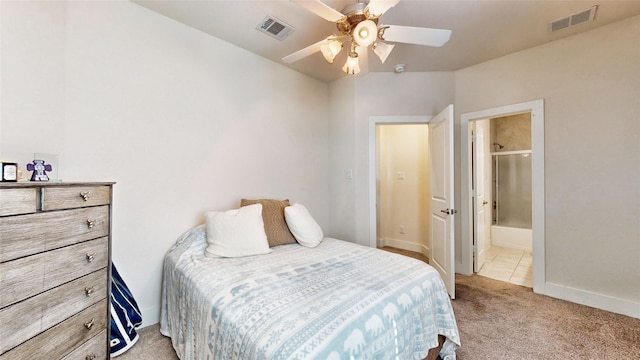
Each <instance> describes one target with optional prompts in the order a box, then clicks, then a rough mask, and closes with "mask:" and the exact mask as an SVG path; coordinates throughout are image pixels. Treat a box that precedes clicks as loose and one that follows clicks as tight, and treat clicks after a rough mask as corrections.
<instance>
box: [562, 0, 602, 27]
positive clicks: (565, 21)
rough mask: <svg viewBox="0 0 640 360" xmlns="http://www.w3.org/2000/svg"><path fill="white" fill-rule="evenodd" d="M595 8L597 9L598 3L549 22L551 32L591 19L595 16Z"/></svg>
mask: <svg viewBox="0 0 640 360" xmlns="http://www.w3.org/2000/svg"><path fill="white" fill-rule="evenodd" d="M596 10H598V5H595V6H593V7H590V8H588V9H586V10H582V11H579V12H577V13H575V14H572V15H569V16H567V17H564V18H562V19H558V20H555V21H552V22H551V24H550V29H551V32H554V31H558V30H562V29H566V28H568V27H571V26H574V25H578V24H582V23H586V22H589V21H593V19H595V17H596Z"/></svg>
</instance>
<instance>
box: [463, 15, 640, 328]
mask: <svg viewBox="0 0 640 360" xmlns="http://www.w3.org/2000/svg"><path fill="white" fill-rule="evenodd" d="M639 38H640V17H637V16H636V17H633V18H630V19H627V20H624V21H621V22H618V23H615V24H612V25H608V26H605V27H601V28H598V29H595V30H592V31H589V32H585V33H583V34H579V35H576V36H572V37H569V38H565V39H562V40H558V41H555V42H552V43H549V44H547V45H543V46H539V47H536V48H532V49H529V50H525V51H522V52H519V53H515V54H512V55H509V56H505V57H502V58H499V59H496V60H493V61H489V62H486V63H483V64H480V65H477V66H473V67H470V68H467V69H463V70H460V71H457V72H456V73H455V91H456V96H455V99H456V100H455V104H456V113H457V114H463V113H467V112H471V111H478V110H483V109H489V108H494V107H498V106H503V105H508V104H513V103H520V102H524V101H529V100H533V99H540V98H543V99H544V103H545V125H544V126H545V132H544V135H545V191H546V193H545V212H546V216H545V223H546V229H545V239H546V242H545V251H546V269H545V270H546V281H547V283H548V284H547V285H548V286H547V292H548V293H549V294H551V295H554V296H558V297H561V298H565V299H569V300H572V301H575V302H582V303H586V304H589V305H591V306H596V307H601V308H603V307H604V308H608V309H610V310H612V311H619V312H623V313H627V314H631V315H633V316H640V311H638V309H640V227H638V219H640V141H639V140H638V139H639V136H640V121H638V119H640V106H638V99H639V98H640V43H639V42H638V39H639ZM457 118H458V119H459V116H457ZM459 125H460V124H459V120H458V123H457V134H456V136H457V138H456V142H457V144H458V146H457V147H456V148H459V144H460V134H459V133H460V131H459V130H460V127H459ZM456 164H457V165H458V164H460V154H457V155H456ZM459 194H460V191H459V186H457V193H456V196H457V198H458V204H459V199H460V197H459V196H458V195H459ZM459 229H460V224H459V223H457V224H456V231H458V233H459ZM458 240H459V239H458ZM458 245H459V244H458ZM459 261H460V260H459V259H458V260H457V262H459Z"/></svg>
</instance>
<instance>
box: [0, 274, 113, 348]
mask: <svg viewBox="0 0 640 360" xmlns="http://www.w3.org/2000/svg"><path fill="white" fill-rule="evenodd" d="M106 278H107V270H106V269H103V270H100V271H97V272H95V273H92V274H89V275H87V276H83V277H81V278H79V279H76V280H74V281H71V282H69V283H66V284H64V285H61V286H58V287H56V288H53V289H51V290H49V291H46V292H43V293H41V294H38V295H36V296H34V297H31V298H28V299H26V300H24V301H21V302H19V303H16V304H14V305H11V306H7V307H5V308H3V309H0V323H2V324H3V326H2V328H0V353H2V352H4V351H7V350H9V349H11V348H13V347H15V346H16V345H19V344H20V343H22V342H24V341H26V340H28V339H30V338H32V337H34V336H35V335H38V334H39V333H41V332H43V331H45V330H47V329H48V328H50V327H52V326H54V325H56V324H58V323H60V322H62V321H63V320H65V319H67V318H69V317H71V316H72V315H74V314H75V313H77V312H79V311H81V310H83V309H85V308H87V307H89V306H91V305H93V304H95V303H97V302H98V301H100V300H102V299H104V298H105V297H106V296H107V282H106V281H105V279H106ZM102 316H106V314H103V315H102Z"/></svg>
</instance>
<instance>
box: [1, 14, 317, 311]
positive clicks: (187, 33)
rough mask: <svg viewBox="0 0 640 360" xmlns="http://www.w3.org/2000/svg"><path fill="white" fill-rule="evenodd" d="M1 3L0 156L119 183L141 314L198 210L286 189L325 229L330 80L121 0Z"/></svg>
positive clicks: (121, 261)
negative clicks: (49, 161)
mask: <svg viewBox="0 0 640 360" xmlns="http://www.w3.org/2000/svg"><path fill="white" fill-rule="evenodd" d="M1 7H2V47H1V50H2V74H3V78H2V83H1V85H2V110H1V111H2V113H1V115H2V121H1V123H0V124H1V126H2V131H1V134H2V138H0V156H1V157H2V158H5V159H8V160H15V161H18V162H20V163H22V164H24V163H26V162H29V161H31V160H32V156H33V153H34V152H52V153H57V154H59V155H60V169H59V170H60V176H61V177H62V178H63V179H64V180H79V181H81V180H104V181H116V182H117V184H116V185H115V188H114V206H113V260H114V262H115V264H116V265H117V266H118V269H119V270H120V272H121V274H122V275H123V277H124V278H125V281H126V282H127V283H128V284H129V286H130V287H131V289H132V291H133V293H134V295H135V296H136V299H137V300H138V303H139V305H140V306H141V308H142V309H143V317H144V321H145V324H151V323H154V322H157V320H158V315H159V313H158V309H159V305H160V282H161V276H162V272H161V269H162V261H163V257H164V255H165V253H166V252H167V251H168V250H169V248H170V247H171V245H172V244H173V243H174V242H175V240H176V239H177V237H178V236H180V235H181V234H182V233H183V232H185V231H186V230H188V229H189V228H191V227H192V226H194V225H196V224H199V223H202V222H203V212H204V211H206V210H224V209H229V208H235V207H238V206H239V204H240V199H241V198H242V197H247V198H257V197H272V198H279V199H282V198H289V199H291V201H294V202H301V203H303V204H305V205H306V206H307V207H308V208H309V210H310V212H311V213H312V215H313V216H314V217H315V218H316V220H317V221H318V222H319V223H320V225H321V226H323V227H324V228H328V224H329V213H328V203H329V198H328V189H329V187H328V184H327V178H328V160H329V159H328V153H327V148H328V131H329V123H328V121H327V119H328V118H329V112H328V110H327V109H328V108H329V91H328V90H329V88H328V86H327V85H326V84H324V83H321V82H319V81H316V80H313V79H311V78H309V77H306V76H303V75H301V74H299V73H296V72H294V71H291V70H289V69H286V68H284V67H282V66H280V65H278V64H276V63H273V62H271V61H268V60H265V59H263V58H261V57H258V56H256V55H253V54H251V53H248V52H246V51H245V50H242V49H239V48H237V47H235V46H232V45H230V44H228V43H224V42H222V41H220V40H218V39H216V38H213V37H211V36H209V35H206V34H204V33H202V32H200V31H198V30H194V29H192V28H189V27H186V26H184V25H181V24H179V23H177V22H175V21H173V20H170V19H168V18H166V17H163V16H161V15H158V14H156V13H153V12H151V11H149V10H147V9H145V8H142V7H139V6H138V5H135V4H133V3H130V2H68V3H66V2H2V3H1ZM34 133H37V134H34Z"/></svg>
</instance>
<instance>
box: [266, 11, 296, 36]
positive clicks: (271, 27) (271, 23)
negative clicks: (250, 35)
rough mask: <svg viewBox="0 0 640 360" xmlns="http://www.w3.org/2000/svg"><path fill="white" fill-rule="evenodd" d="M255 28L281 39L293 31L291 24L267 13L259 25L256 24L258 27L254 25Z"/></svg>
mask: <svg viewBox="0 0 640 360" xmlns="http://www.w3.org/2000/svg"><path fill="white" fill-rule="evenodd" d="M256 29H258V30H260V31H262V32H263V33H265V34H267V35H270V36H273V37H274V38H276V39H278V40H283V39H284V38H286V37H287V36H288V35H289V34H291V33H292V32H294V31H295V29H294V28H293V26H291V25H289V24H287V23H285V22H284V21H281V20H278V19H277V18H275V17H273V16H270V15H267V17H265V18H264V20H262V22H261V23H260V25H258V27H256Z"/></svg>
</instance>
